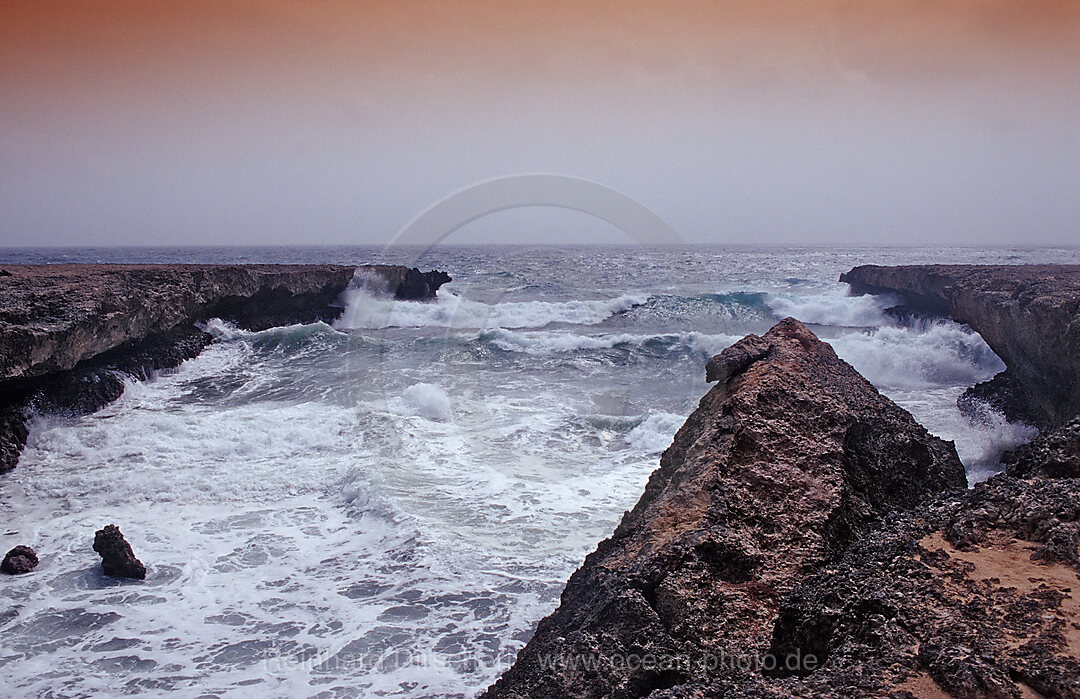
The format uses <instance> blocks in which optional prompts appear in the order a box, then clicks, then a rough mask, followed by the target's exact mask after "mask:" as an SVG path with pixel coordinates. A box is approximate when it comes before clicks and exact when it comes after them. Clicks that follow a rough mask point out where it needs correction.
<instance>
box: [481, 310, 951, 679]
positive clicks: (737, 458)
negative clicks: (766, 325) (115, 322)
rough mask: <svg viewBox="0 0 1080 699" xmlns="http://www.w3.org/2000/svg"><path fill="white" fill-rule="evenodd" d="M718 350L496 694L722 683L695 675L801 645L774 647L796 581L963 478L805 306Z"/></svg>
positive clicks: (734, 668) (942, 448) (712, 674)
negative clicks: (805, 315)
mask: <svg viewBox="0 0 1080 699" xmlns="http://www.w3.org/2000/svg"><path fill="white" fill-rule="evenodd" d="M710 366H711V367H712V368H711V369H710V375H711V376H713V377H715V378H721V379H722V381H721V382H720V383H719V384H718V385H717V386H716V387H714V388H713V389H712V390H710V391H709V392H708V393H707V394H706V395H705V397H704V398H702V400H701V402H700V404H699V406H698V408H697V410H695V411H694V413H693V414H692V415H691V416H690V417H689V418H688V419H687V421H686V424H684V425H683V427H682V428H681V429H680V430H679V432H678V433H677V434H676V436H675V440H674V442H673V444H672V445H671V446H670V447H669V448H668V449H667V451H665V452H664V454H663V456H662V457H661V460H660V468H659V469H657V470H656V471H655V472H654V473H653V474H652V476H651V477H650V479H649V483H648V485H647V487H646V489H645V493H644V495H643V496H642V497H641V500H640V501H639V502H638V504H637V505H636V506H635V507H634V509H633V511H631V512H628V513H627V514H626V515H625V516H624V517H623V520H622V522H621V523H620V525H619V526H618V528H617V529H616V531H615V533H614V535H613V536H612V537H611V538H610V539H608V540H606V541H604V542H602V543H601V544H600V545H599V546H598V547H597V550H596V551H595V552H594V553H592V554H590V555H589V556H588V558H586V560H585V563H584V565H583V566H582V567H581V568H580V569H579V570H578V571H577V572H576V573H574V575H573V576H572V577H571V578H570V581H569V583H568V584H567V586H566V589H565V590H564V592H563V595H562V600H561V604H560V606H559V608H558V609H557V610H556V611H555V613H554V614H552V615H551V616H549V617H547V618H546V619H544V620H543V621H541V622H540V624H539V626H538V627H537V630H536V633H535V635H534V637H533V638H532V640H531V641H530V642H529V643H528V645H527V646H526V647H525V648H524V649H523V650H522V651H521V653H520V654H519V656H518V659H517V662H516V663H515V664H514V666H513V667H512V668H511V669H510V670H509V671H508V672H507V673H506V674H505V675H504V676H503V677H502V678H501V679H500V680H499V681H498V682H497V683H496V684H495V685H494V686H492V687H491V688H490V689H489V690H488V692H487V693H486V695H485V696H487V697H490V698H495V697H643V696H647V695H649V694H650V693H652V692H660V693H661V694H663V693H664V692H663V690H669V693H668V694H667V696H710V695H711V694H709V693H705V694H702V693H701V692H700V691H697V690H695V689H694V688H695V687H698V688H701V687H708V686H710V685H711V684H715V683H717V682H734V683H739V682H742V681H749V680H748V679H747V678H752V677H758V676H760V675H761V672H762V670H763V669H767V666H768V665H770V663H771V662H772V663H774V662H775V661H776V660H779V661H780V662H790V660H789V659H788V658H782V659H776V658H774V659H773V661H770V660H769V651H770V648H771V646H772V642H773V641H772V638H773V629H774V626H775V625H776V622H777V619H778V613H779V609H780V605H781V602H782V600H783V599H784V598H785V596H786V595H788V594H789V593H790V592H791V591H792V590H793V589H794V588H795V587H796V586H797V585H798V584H799V583H800V582H802V581H804V580H805V579H807V577H808V576H809V575H811V574H812V573H814V572H815V571H819V570H821V568H822V566H823V565H825V564H826V563H827V562H829V561H832V560H834V559H836V558H837V557H838V556H839V555H840V554H841V552H842V551H843V550H844V549H845V547H846V546H847V545H848V544H850V543H851V541H852V540H853V539H854V538H855V537H857V536H858V535H859V534H861V533H863V532H865V531H867V530H868V528H869V527H870V526H871V525H872V524H873V523H876V522H879V521H880V520H881V518H882V517H884V516H885V515H887V514H888V513H891V512H895V511H900V510H904V509H906V508H910V507H913V506H916V505H918V504H920V503H922V502H924V501H926V500H927V499H928V498H930V497H931V496H933V495H935V494H938V493H942V492H954V491H962V490H963V489H964V486H965V478H964V471H963V467H962V465H961V464H960V461H959V459H958V458H957V456H956V452H955V450H954V448H953V446H952V445H951V444H949V443H947V442H943V441H941V440H940V439H937V438H936V437H933V436H931V435H929V434H928V433H927V432H926V430H925V429H923V428H922V427H921V426H919V425H918V424H917V423H916V422H915V420H914V419H913V418H912V417H911V416H910V415H909V414H908V413H907V412H905V411H904V410H903V409H901V408H899V407H898V406H897V405H895V404H894V403H892V402H891V401H890V400H889V399H887V398H885V397H884V396H882V395H881V394H880V393H878V391H877V390H876V389H875V388H874V387H873V386H872V385H870V383H869V382H867V381H866V380H865V379H864V378H863V377H862V376H860V375H859V374H858V373H857V372H856V371H855V370H854V369H853V368H852V367H851V366H849V365H848V364H847V363H845V362H844V361H842V360H840V359H839V358H838V357H837V356H836V354H835V353H834V352H833V350H832V348H831V347H829V346H828V345H827V344H825V343H823V342H821V341H819V340H818V339H817V338H816V337H815V336H814V335H813V334H812V333H811V332H810V331H809V330H808V329H807V328H805V327H804V326H803V325H801V324H800V323H799V322H797V321H795V320H793V319H790V318H789V319H787V320H784V321H781V322H780V323H778V324H777V325H776V326H775V327H774V328H772V329H771V330H770V331H769V332H768V333H766V334H765V335H764V336H762V337H760V338H759V337H756V336H748V337H747V338H745V339H744V340H742V341H740V342H739V343H736V344H735V345H734V346H733V347H731V348H728V349H727V350H725V351H724V353H722V354H721V355H720V356H719V357H718V358H714V359H713V360H712V361H710ZM815 660H816V659H812V658H802V659H799V660H798V661H797V662H796V665H797V666H798V668H799V669H810V668H809V666H812V665H814V664H815Z"/></svg>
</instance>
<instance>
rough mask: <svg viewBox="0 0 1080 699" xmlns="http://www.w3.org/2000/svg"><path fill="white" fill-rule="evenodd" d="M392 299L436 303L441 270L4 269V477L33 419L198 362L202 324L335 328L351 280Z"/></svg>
mask: <svg viewBox="0 0 1080 699" xmlns="http://www.w3.org/2000/svg"><path fill="white" fill-rule="evenodd" d="M361 270H362V271H363V272H364V277H365V278H366V279H369V280H370V279H372V278H377V279H380V280H381V281H382V287H383V288H384V289H385V290H386V291H387V292H388V293H391V294H392V295H394V296H395V297H396V298H399V299H429V298H434V296H435V293H436V291H437V290H438V288H439V287H440V286H441V285H442V284H445V283H447V282H449V281H450V277H449V275H447V274H446V273H445V272H421V271H420V270H418V269H415V268H412V269H410V268H407V267H399V266H393V265H366V266H361V267H353V266H341V265H96V264H94V265H84V264H80V265H4V266H3V267H2V269H0V472H3V471H6V470H8V469H10V468H13V467H14V466H15V464H16V463H17V461H18V458H19V453H20V452H21V450H22V447H23V445H24V444H25V442H26V438H27V432H26V424H25V423H26V419H27V416H28V415H29V414H30V413H31V412H34V411H42V412H68V413H85V412H90V411H93V410H96V409H98V408H100V407H101V406H103V405H105V404H106V403H108V402H110V401H112V400H115V399H116V398H117V397H118V396H119V395H120V394H121V393H122V392H123V385H124V377H125V376H132V377H136V378H145V377H146V376H147V375H148V373H149V372H151V371H153V370H156V369H163V368H168V367H174V366H177V365H178V364H180V362H182V361H184V360H185V359H189V358H191V357H194V356H195V355H197V354H198V353H199V352H200V351H201V350H202V349H203V347H205V346H206V345H207V344H209V342H210V341H211V339H212V338H211V336H210V335H208V334H207V333H205V332H203V331H202V330H201V329H200V328H199V327H198V326H199V324H200V323H201V322H203V321H206V320H209V319H210V318H221V319H223V320H227V321H230V322H232V323H235V324H237V325H239V326H240V327H243V328H247V329H250V330H261V329H265V328H268V327H272V326H275V325H287V324H291V323H310V322H315V321H319V320H322V321H330V320H333V319H335V318H336V317H337V316H338V315H339V314H340V313H341V311H342V308H341V307H340V305H339V304H338V299H339V297H340V296H341V293H342V292H343V291H344V290H345V288H346V287H347V286H348V285H349V284H350V282H351V281H352V279H353V277H354V274H356V273H357V272H359V271H361Z"/></svg>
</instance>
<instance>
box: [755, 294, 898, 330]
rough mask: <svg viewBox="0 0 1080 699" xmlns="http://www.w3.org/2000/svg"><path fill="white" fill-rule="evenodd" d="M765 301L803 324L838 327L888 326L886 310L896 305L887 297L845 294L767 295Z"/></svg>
mask: <svg viewBox="0 0 1080 699" xmlns="http://www.w3.org/2000/svg"><path fill="white" fill-rule="evenodd" d="M765 304H766V305H767V306H768V307H769V309H770V310H771V311H772V312H773V313H774V314H776V316H777V317H782V318H783V317H788V316H791V317H793V318H795V319H796V320H800V321H802V322H804V323H813V324H817V325H831V326H839V327H875V326H879V325H886V324H888V323H889V318H888V317H887V316H886V315H885V314H884V312H883V311H884V309H886V308H888V307H889V306H892V305H895V304H896V301H895V300H894V299H892V298H891V297H888V296H843V295H841V294H839V293H833V294H812V295H806V296H794V295H787V294H766V295H765Z"/></svg>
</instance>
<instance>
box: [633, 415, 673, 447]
mask: <svg viewBox="0 0 1080 699" xmlns="http://www.w3.org/2000/svg"><path fill="white" fill-rule="evenodd" d="M685 420H686V417H685V416H683V415H676V414H674V413H652V414H651V415H649V417H647V418H645V420H643V421H642V422H641V424H640V425H638V426H637V427H635V428H634V429H632V430H630V434H628V435H627V436H626V441H627V443H628V444H629V445H630V447H631V448H632V449H636V450H638V451H642V452H644V453H646V454H658V453H660V452H662V451H664V450H665V449H667V448H668V446H670V445H671V440H672V438H673V437H674V436H675V433H676V432H677V431H678V430H679V428H680V427H681V426H682V424H683V422H684V421H685Z"/></svg>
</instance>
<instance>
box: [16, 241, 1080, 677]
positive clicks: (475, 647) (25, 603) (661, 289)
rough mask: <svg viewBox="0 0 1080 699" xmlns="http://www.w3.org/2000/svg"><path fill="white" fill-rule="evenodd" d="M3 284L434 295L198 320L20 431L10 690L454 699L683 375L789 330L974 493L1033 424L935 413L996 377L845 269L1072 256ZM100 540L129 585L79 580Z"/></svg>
mask: <svg viewBox="0 0 1080 699" xmlns="http://www.w3.org/2000/svg"><path fill="white" fill-rule="evenodd" d="M17 262H27V263H57V262H132V263H159V262H160V263H165V262H168V263H180V262H191V263H264V262H275V263H278V262H280V263H330V262H333V263H370V262H387V263H400V264H406V265H409V266H418V267H420V268H422V269H432V268H435V269H441V270H445V271H447V272H449V273H450V274H451V275H452V276H453V279H454V281H453V282H452V283H451V284H448V285H447V286H445V287H443V288H442V289H441V290H440V291H439V296H438V300H437V301H434V302H404V301H394V300H392V299H389V298H386V297H384V296H381V295H379V292H378V291H377V290H376V286H375V285H373V284H372V283H371V280H369V279H365V278H363V276H362V275H361V276H360V277H359V278H357V279H355V280H354V283H353V285H352V286H351V287H350V288H349V289H348V290H347V291H346V293H345V294H344V295H343V297H342V298H341V299H340V304H341V305H342V307H343V312H342V315H341V317H340V319H339V320H337V321H336V322H334V323H332V324H326V323H314V324H309V325H292V326H288V327H277V328H271V329H269V330H264V331H261V332H250V331H248V330H245V329H242V328H238V327H234V326H232V325H230V324H228V323H226V322H223V321H221V320H219V319H215V320H211V321H209V322H208V323H206V330H207V331H208V332H210V333H212V334H213V335H214V337H215V340H214V342H213V343H212V344H211V345H210V346H209V347H208V348H207V349H206V350H205V351H204V352H203V353H202V354H201V355H200V356H198V357H197V358H195V359H192V360H189V361H187V362H185V363H184V364H183V365H181V366H180V367H179V368H177V369H173V370H168V371H162V372H159V373H158V374H156V375H155V376H153V377H152V378H151V379H150V380H147V381H143V382H134V381H131V382H129V383H128V385H127V387H126V390H125V392H124V394H123V396H122V397H120V398H119V399H118V400H117V401H115V402H114V403H112V404H110V405H108V406H107V407H105V408H104V409H102V410H100V411H98V412H96V413H94V414H92V415H86V416H79V417H72V416H63V415H40V416H37V417H36V418H35V419H34V421H33V423H32V428H31V434H30V439H29V443H28V445H27V448H26V450H25V452H24V453H23V456H22V459H21V461H20V463H19V465H18V467H17V468H16V469H15V470H14V471H12V472H10V473H8V474H6V475H4V476H0V511H2V512H3V523H2V529H0V548H3V550H5V551H6V550H7V549H8V548H10V547H12V546H14V545H16V544H28V545H30V546H32V547H33V548H34V549H35V550H36V551H37V553H38V555H39V557H40V558H41V564H40V566H39V567H38V568H37V570H36V571H35V572H34V573H33V574H30V575H25V576H19V577H5V579H3V580H0V687H3V688H4V689H3V690H2V691H3V692H4V693H6V694H7V695H8V696H41V697H56V698H59V697H100V696H127V695H135V694H144V695H148V696H155V695H161V694H164V693H171V694H174V695H176V696H191V697H196V696H199V697H214V696H216V697H260V698H265V697H279V696H290V697H292V696H296V697H309V696H310V697H320V698H322V697H325V698H327V699H329V698H337V697H391V696H392V697H474V696H476V695H477V694H479V693H480V692H482V691H483V689H484V688H485V687H487V686H488V685H489V684H490V683H491V682H493V681H494V680H495V679H496V678H497V677H498V676H499V674H500V673H501V672H502V671H504V670H505V669H506V668H507V667H508V666H509V665H510V664H511V663H512V662H513V660H514V657H515V655H516V653H517V651H518V650H519V649H520V648H521V647H522V646H523V645H524V644H525V643H526V642H527V641H528V639H529V637H530V635H531V634H532V632H533V629H534V627H535V625H536V623H537V622H538V621H539V620H540V619H541V618H543V617H544V616H546V615H547V614H549V613H551V612H552V611H553V610H554V609H555V607H556V606H557V605H558V602H559V594H560V592H561V590H562V588H563V585H564V584H565V581H566V579H567V578H568V577H569V575H570V574H571V573H572V572H573V571H574V570H575V569H576V568H577V567H578V566H579V565H580V564H581V562H582V559H583V558H584V556H585V555H586V554H588V553H589V552H590V551H592V550H593V549H594V548H595V546H596V544H597V543H598V542H599V541H600V540H602V539H604V538H605V537H607V536H609V535H610V534H611V532H612V530H613V528H614V527H615V525H616V523H617V522H618V520H619V518H620V517H621V516H622V514H623V512H624V511H625V510H627V509H630V508H631V507H633V505H634V503H635V502H636V501H637V499H638V497H639V496H640V495H641V493H642V490H643V488H644V485H645V482H646V480H647V479H648V476H649V474H650V472H651V471H652V470H653V469H654V468H656V466H657V463H658V458H659V455H660V453H661V452H662V451H663V450H664V449H665V448H666V447H667V446H668V445H669V444H670V442H671V439H672V436H673V435H674V434H675V432H676V430H677V429H678V428H679V426H680V425H681V424H682V422H683V421H684V419H685V418H686V417H687V415H689V414H690V412H691V411H692V410H693V409H694V407H695V406H696V404H697V402H698V401H699V400H700V398H701V397H702V396H703V395H704V394H705V393H706V391H708V390H709V385H708V384H706V383H705V368H704V367H705V363H706V361H707V360H708V359H709V357H711V356H712V355H714V354H716V353H718V352H720V351H721V350H723V349H724V348H725V347H727V346H729V345H731V344H732V343H734V342H736V341H737V340H738V339H739V338H741V337H742V336H744V335H746V334H747V333H761V332H764V331H765V330H767V329H768V328H769V327H770V326H772V325H773V324H774V323H775V322H776V321H778V320H779V319H781V318H784V317H787V316H793V317H795V318H797V319H799V320H801V321H803V322H804V323H806V324H807V325H809V327H810V328H811V329H812V330H813V331H814V332H815V333H817V334H818V335H819V336H820V337H821V338H822V339H824V340H826V341H827V342H829V343H830V344H831V345H832V346H833V348H834V349H835V350H836V352H837V353H838V354H839V356H840V357H842V358H843V359H845V360H847V361H848V362H850V363H851V364H852V365H853V366H854V367H855V368H856V369H858V370H859V371H860V372H861V373H862V374H863V375H864V376H866V377H867V378H868V379H869V380H870V381H871V382H872V383H873V384H874V385H875V386H877V388H878V389H879V390H881V391H882V392H883V393H884V394H885V395H887V396H889V397H890V398H891V399H893V400H894V401H896V402H897V403H898V404H900V405H901V406H903V407H904V408H906V409H907V410H909V411H911V413H913V414H914V416H915V417H916V418H917V419H918V420H919V421H920V422H921V423H922V424H923V425H925V426H926V427H927V428H928V429H929V430H930V431H931V432H932V433H934V434H936V435H938V436H940V437H942V438H944V439H948V440H952V441H954V442H955V443H956V448H957V451H958V452H959V454H960V457H961V459H962V461H963V462H964V464H965V466H966V468H967V473H968V480H969V482H971V483H975V482H978V481H980V480H983V479H985V478H987V477H989V476H990V475H992V474H993V473H995V472H996V471H998V470H1000V463H999V457H1000V454H1001V452H1002V450H1004V449H1006V448H1010V447H1013V446H1015V445H1018V444H1020V443H1022V442H1024V441H1026V440H1028V439H1030V438H1031V436H1032V435H1033V434H1034V432H1033V430H1032V429H1031V428H1029V427H1027V426H1025V425H1021V424H1011V423H1009V422H1006V421H1005V420H1004V418H1002V417H1001V415H999V414H996V413H994V412H993V411H992V410H990V409H986V410H984V411H983V412H982V414H980V415H979V416H978V417H977V419H975V420H974V421H973V420H971V419H969V418H968V417H965V416H964V415H962V414H961V413H960V412H959V410H958V409H957V407H956V399H957V397H958V396H959V395H960V394H961V393H962V392H963V390H964V389H965V388H967V387H969V386H971V385H973V384H975V383H977V382H980V381H985V380H987V379H989V378H990V377H992V376H993V375H994V374H996V373H997V372H999V371H1001V370H1002V369H1003V368H1004V365H1003V364H1002V362H1001V360H1000V359H999V358H998V357H997V356H996V355H995V354H994V353H993V351H991V350H990V348H989V347H987V345H986V344H985V343H984V342H983V341H982V339H981V338H980V337H979V336H978V335H977V334H975V333H974V332H972V331H971V329H970V328H968V327H966V326H964V325H958V324H956V323H953V322H950V321H945V320H940V321H934V322H922V323H918V324H916V325H914V326H913V327H905V326H902V325H900V324H898V323H897V322H896V321H894V320H893V319H892V318H891V317H890V316H889V315H888V314H886V313H885V312H884V310H885V309H886V308H888V307H889V306H890V305H893V304H895V303H896V300H895V299H890V298H888V297H869V296H861V297H853V296H850V295H849V290H848V288H847V286H846V285H844V284H841V283H839V282H838V281H837V278H838V276H839V274H840V273H841V272H843V271H846V270H848V269H850V268H851V267H853V266H855V265H859V264H868V263H877V264H906V263H1005V264H1021V263H1044V262H1070V263H1080V250H1077V249H1050V248H880V247H871V248H836V247H797V248H792V247H753V246H742V247H707V246H687V247H658V248H650V247H630V246H625V247H619V246H612V247H584V246H583V247H496V246H484V247H467V246H463V247H454V246H446V247H435V248H432V249H392V250H387V249H382V248H370V247H266V248H151V247H145V248H88V247H83V248H71V249H57V248H50V249H4V250H0V264H11V263H17ZM110 523H115V524H117V525H119V527H120V528H121V530H122V531H123V533H124V535H125V536H126V537H127V539H128V541H129V542H130V543H131V544H132V546H133V548H134V550H135V553H136V555H137V556H138V557H139V558H140V559H141V560H142V561H143V562H144V563H145V564H146V565H147V568H148V574H147V578H146V580H145V581H144V582H121V581H118V580H114V579H110V578H107V577H105V576H103V575H102V573H101V567H100V563H99V559H98V557H97V555H96V554H95V553H94V551H92V550H91V544H92V542H93V536H94V531H95V530H96V529H99V528H101V527H103V526H104V525H106V524H110Z"/></svg>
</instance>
